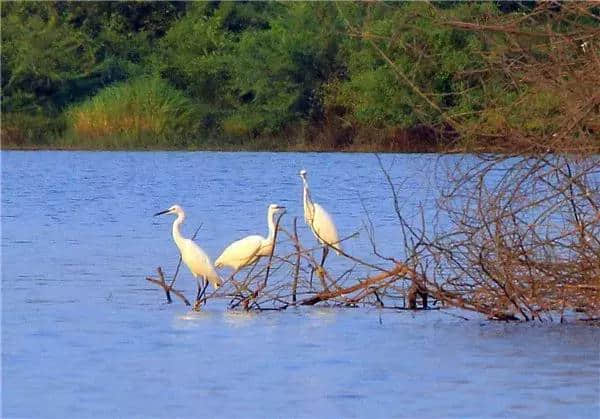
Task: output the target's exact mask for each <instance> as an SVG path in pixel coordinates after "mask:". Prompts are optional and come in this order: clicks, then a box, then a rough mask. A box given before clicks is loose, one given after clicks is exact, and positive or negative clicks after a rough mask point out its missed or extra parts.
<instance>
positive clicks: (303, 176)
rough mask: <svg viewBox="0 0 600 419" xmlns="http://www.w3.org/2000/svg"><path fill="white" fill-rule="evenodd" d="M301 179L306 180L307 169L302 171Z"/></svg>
mask: <svg viewBox="0 0 600 419" xmlns="http://www.w3.org/2000/svg"><path fill="white" fill-rule="evenodd" d="M300 177H301V178H302V180H306V169H302V170H300Z"/></svg>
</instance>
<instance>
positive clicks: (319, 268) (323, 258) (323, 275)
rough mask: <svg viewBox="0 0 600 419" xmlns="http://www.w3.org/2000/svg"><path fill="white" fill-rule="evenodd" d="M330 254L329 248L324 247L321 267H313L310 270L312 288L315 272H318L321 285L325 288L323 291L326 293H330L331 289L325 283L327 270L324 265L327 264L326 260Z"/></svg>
mask: <svg viewBox="0 0 600 419" xmlns="http://www.w3.org/2000/svg"><path fill="white" fill-rule="evenodd" d="M328 254H329V246H327V245H325V246H323V256H322V257H321V264H320V265H319V266H317V267H313V268H312V269H311V270H310V287H311V288H312V279H313V275H314V273H315V270H316V271H317V274H318V275H319V279H320V280H321V285H322V286H323V289H324V290H325V291H329V287H328V286H327V284H326V283H325V274H324V272H323V271H324V270H325V268H323V265H324V264H325V258H327V255H328Z"/></svg>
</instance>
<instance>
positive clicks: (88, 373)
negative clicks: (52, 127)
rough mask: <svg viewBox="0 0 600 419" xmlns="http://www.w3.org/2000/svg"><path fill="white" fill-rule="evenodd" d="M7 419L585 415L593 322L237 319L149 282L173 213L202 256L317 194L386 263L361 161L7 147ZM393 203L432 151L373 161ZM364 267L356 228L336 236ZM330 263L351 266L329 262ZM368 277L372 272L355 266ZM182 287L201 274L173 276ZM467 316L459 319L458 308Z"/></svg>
mask: <svg viewBox="0 0 600 419" xmlns="http://www.w3.org/2000/svg"><path fill="white" fill-rule="evenodd" d="M1 157H2V213H1V216H2V416H3V417H36V418H43V417H131V416H135V417H189V416H206V417H265V416H266V417H309V416H311V417H365V416H368V417H371V418H379V417H415V416H417V415H425V416H428V417H495V416H498V417H506V416H519V417H522V416H533V417H596V416H597V415H598V414H600V411H599V409H600V408H599V394H600V355H599V353H600V352H599V351H600V348H599V343H598V342H599V341H600V333H599V332H600V330H599V329H597V328H591V327H586V326H582V325H569V326H564V325H557V324H555V325H527V324H523V325H507V324H503V323H490V322H486V321H484V320H482V319H481V318H480V317H478V316H476V315H470V314H469V315H468V317H469V318H471V320H470V321H464V320H461V319H459V318H457V317H455V314H459V313H457V312H454V311H431V312H418V313H409V312H401V313H398V312H391V311H378V310H366V309H357V310H351V309H347V310H340V309H331V308H327V307H322V308H317V307H314V308H305V309H297V310H296V309H294V310H288V311H286V312H283V313H261V314H259V315H257V314H252V313H250V314H244V313H231V312H226V311H225V310H224V303H223V302H211V304H209V306H208V307H207V309H206V311H205V312H203V313H199V314H194V313H190V312H188V311H187V309H186V308H185V307H184V306H182V305H180V304H172V305H166V304H164V303H163V296H162V295H161V294H160V293H159V292H158V290H157V289H156V288H155V287H153V286H151V284H148V283H146V281H145V280H144V277H145V276H146V275H148V274H151V273H152V272H153V270H154V268H155V267H156V266H157V265H162V266H163V267H164V268H165V269H166V270H167V272H172V271H173V269H174V267H175V264H176V262H177V256H176V249H175V247H174V245H173V243H172V241H171V238H170V223H171V222H172V219H171V218H168V217H165V218H161V219H154V218H152V217H151V215H152V214H153V213H154V212H156V211H158V210H161V209H164V208H167V207H168V206H170V205H172V204H174V203H179V204H180V205H182V206H183V207H184V209H185V210H186V212H187V215H188V217H187V220H186V225H185V226H184V230H185V232H186V234H188V235H189V234H190V233H191V232H193V230H194V229H195V227H196V226H198V225H199V224H200V223H203V227H202V230H201V233H200V234H199V236H198V239H197V241H198V243H199V244H200V245H201V246H202V247H203V248H204V249H205V250H206V251H207V253H209V255H211V256H212V257H213V259H214V258H215V257H216V256H217V255H218V254H219V252H220V251H221V250H222V249H223V248H224V247H225V246H226V245H227V244H228V243H229V242H231V241H232V240H234V239H236V238H239V237H241V236H243V235H245V234H255V233H263V234H264V233H266V208H267V205H268V204H269V203H271V202H277V203H280V204H283V205H286V206H287V208H288V214H287V215H286V218H285V219H284V222H285V223H287V225H289V223H290V222H291V218H292V217H294V216H299V217H300V220H299V221H300V224H299V225H300V226H301V228H300V235H301V238H302V240H303V241H304V242H306V243H310V242H311V241H312V240H314V238H313V237H312V236H311V235H310V233H309V232H308V230H307V229H306V227H305V226H304V225H303V224H302V219H301V215H302V206H301V200H300V199H301V192H302V190H301V182H300V178H299V177H298V175H297V173H298V171H299V170H300V169H301V168H306V169H307V170H308V171H309V182H310V184H311V189H312V194H313V197H314V199H315V200H316V201H317V202H319V203H321V204H322V205H323V206H324V207H325V208H327V209H328V210H329V211H330V212H331V213H332V215H333V217H334V218H335V220H336V223H337V224H338V229H339V230H340V231H341V232H342V234H344V235H346V234H351V233H352V232H354V231H357V230H359V229H360V228H361V226H362V225H363V223H364V222H365V219H366V216H365V209H366V211H367V212H368V213H369V214H370V217H371V219H372V220H373V222H374V226H375V229H376V238H377V241H378V243H380V251H381V252H382V253H385V254H397V253H398V252H399V251H400V250H399V249H400V245H399V243H398V237H399V236H398V230H397V224H396V221H395V220H396V217H395V213H394V209H393V206H392V205H391V201H390V199H389V197H390V192H389V189H388V187H387V185H386V184H385V182H384V178H383V176H382V174H381V172H380V170H379V169H378V165H377V161H376V160H375V158H374V157H373V156H370V155H366V154H328V153H318V154H317V153H315V154H312V153H304V154H297V153H166V152H164V153H163V152H148V153H126V152H124V153H102V152H2V156H1ZM383 160H384V164H385V165H386V167H390V173H391V175H392V177H393V179H394V180H395V181H397V182H398V184H399V185H400V186H399V189H398V193H399V196H400V200H401V205H402V211H403V213H404V214H405V215H406V216H407V217H409V218H410V217H414V216H415V215H416V214H417V212H418V209H417V205H418V204H419V203H423V204H424V205H425V207H426V208H428V207H429V205H430V204H431V202H432V199H433V197H434V196H435V185H433V183H432V182H431V181H430V180H431V176H430V175H431V173H432V171H435V170H436V167H437V157H436V156H435V155H411V156H407V155H395V156H394V155H385V156H383ZM346 248H347V250H348V251H350V252H351V253H353V254H356V255H360V256H364V257H365V258H369V259H370V260H374V259H372V258H373V256H370V254H371V246H370V243H369V241H368V239H367V237H366V235H365V234H364V233H363V234H361V236H360V237H359V238H357V239H354V240H352V241H350V242H348V243H347V245H346ZM328 263H330V264H331V268H332V270H339V271H341V270H342V269H344V268H345V267H346V265H345V263H346V262H345V261H342V260H339V259H338V258H335V257H331V259H330V261H329V262H328ZM364 273H365V274H368V272H364ZM179 285H180V286H181V287H182V288H183V289H184V290H186V291H188V292H189V293H191V292H192V290H193V287H194V284H193V281H192V280H191V276H190V274H189V272H187V271H184V272H183V275H182V277H181V280H180V282H179ZM460 314H461V315H465V313H460Z"/></svg>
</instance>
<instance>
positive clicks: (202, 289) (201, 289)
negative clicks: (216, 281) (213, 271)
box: [194, 277, 208, 311]
mask: <svg viewBox="0 0 600 419" xmlns="http://www.w3.org/2000/svg"><path fill="white" fill-rule="evenodd" d="M196 283H197V284H198V293H197V294H196V303H195V304H194V310H196V311H199V310H200V306H201V305H202V297H204V294H205V293H206V288H208V281H207V280H205V279H204V277H202V279H200V280H199V279H196Z"/></svg>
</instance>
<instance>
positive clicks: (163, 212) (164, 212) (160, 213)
mask: <svg viewBox="0 0 600 419" xmlns="http://www.w3.org/2000/svg"><path fill="white" fill-rule="evenodd" d="M169 211H170V210H164V211H161V212H157V213H156V214H154V215H153V217H156V216H157V215H163V214H166V213H167V212H169Z"/></svg>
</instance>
